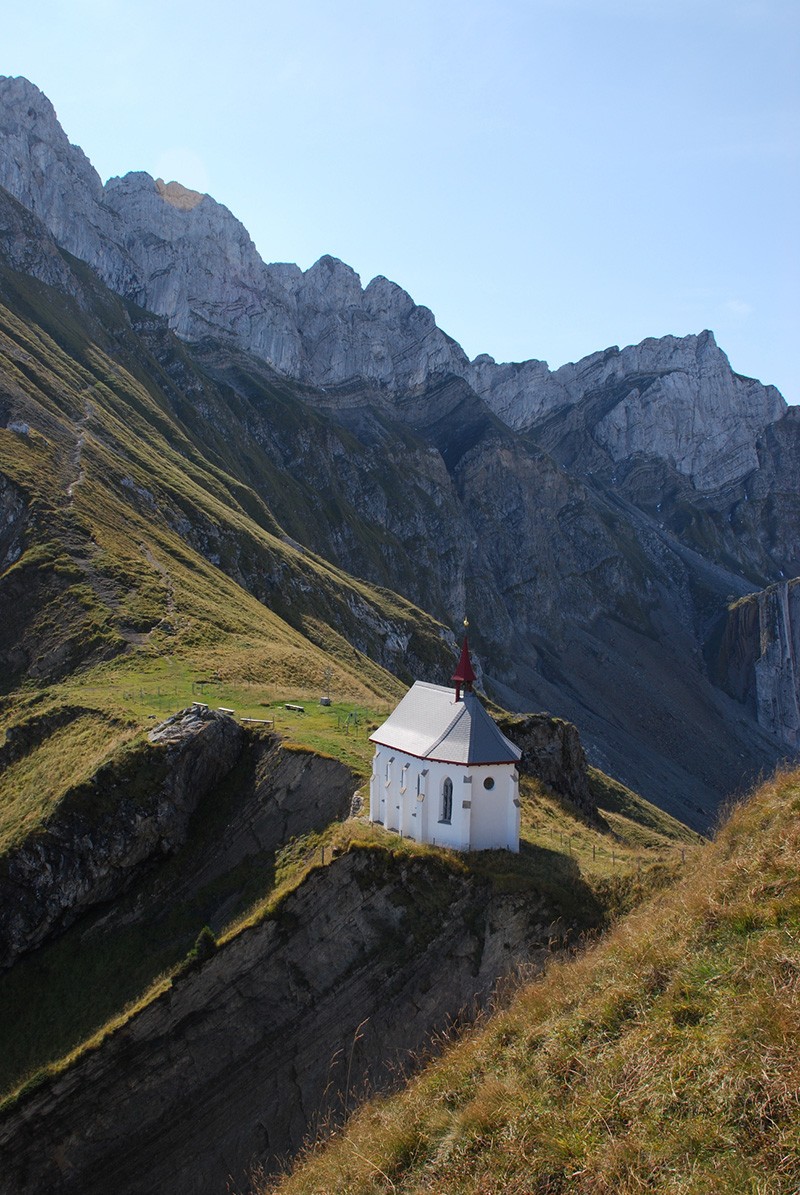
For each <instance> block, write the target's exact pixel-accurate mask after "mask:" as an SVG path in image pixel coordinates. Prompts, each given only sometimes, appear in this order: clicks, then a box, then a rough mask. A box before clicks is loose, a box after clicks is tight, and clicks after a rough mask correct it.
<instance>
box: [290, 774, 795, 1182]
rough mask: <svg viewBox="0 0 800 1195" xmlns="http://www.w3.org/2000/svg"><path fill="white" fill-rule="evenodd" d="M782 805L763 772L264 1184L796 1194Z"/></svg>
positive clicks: (789, 799) (777, 786)
mask: <svg viewBox="0 0 800 1195" xmlns="http://www.w3.org/2000/svg"><path fill="white" fill-rule="evenodd" d="M798 814H800V773H797V772H795V773H787V774H782V775H779V776H778V777H776V778H775V779H774V780H773V781H771V782H769V783H768V784H766V785H764V786H763V787H762V788H761V789H760V790H759V792H758V793H757V794H756V795H755V796H754V797H753V798H752V799H751V800H750V801H749V802H748V803H746V804H745V805H742V806H741V807H739V808H738V809H736V810H735V811H734V813H733V815H732V817H731V819H730V821H729V823H728V824H727V826H726V827H725V828H724V829H723V831H722V832H721V833H720V835H719V837H718V839H717V840H716V841H715V842H713V843H711V844H709V845H708V846H707V847H706V848H705V849H704V850H703V851H702V852H701V853H700V855H699V857H698V859H697V860H696V862H695V863H694V864H693V865H692V866H691V868H689V869H687V874H686V875H685V877H684V878H683V880H682V881H681V882H679V883H678V884H677V885H676V886H675V887H674V888H673V889H671V890H669V891H668V892H666V893H664V894H661V895H659V897H657V898H656V899H655V900H654V901H653V902H652V903H650V904H649V905H647V906H645V907H643V908H641V909H640V910H637V911H636V912H635V913H633V914H631V915H629V916H628V917H627V918H625V919H624V921H622V922H621V923H620V924H619V925H618V927H617V928H616V929H615V930H614V931H613V932H612V933H611V934H610V935H609V936H608V938H607V939H606V940H605V941H603V942H602V943H601V944H600V945H598V946H597V947H595V948H593V949H591V950H589V951H587V952H586V953H585V954H584V955H583V956H582V957H581V958H579V959H577V960H576V961H572V962H567V963H561V964H555V965H553V966H552V967H551V969H550V970H549V972H548V974H547V976H546V977H545V978H544V980H542V981H540V982H538V983H535V984H534V985H532V986H530V987H529V988H527V989H525V990H523V991H521V992H520V993H519V995H518V997H517V998H516V1000H515V1001H514V1002H513V1004H512V1006H511V1007H510V1008H509V1009H508V1010H507V1011H505V1012H502V1013H500V1014H499V1015H497V1016H496V1017H495V1018H494V1019H493V1020H492V1021H491V1022H490V1024H489V1025H488V1026H487V1027H485V1028H483V1029H480V1030H476V1031H474V1032H473V1033H471V1034H468V1035H467V1036H466V1037H465V1038H464V1039H463V1040H461V1041H460V1042H458V1043H456V1044H455V1045H453V1046H452V1047H451V1048H450V1049H449V1050H448V1051H447V1053H446V1054H445V1056H444V1057H443V1058H442V1059H440V1060H439V1061H438V1062H436V1063H434V1064H432V1065H431V1066H429V1067H428V1068H427V1069H426V1070H425V1071H424V1072H423V1073H422V1074H421V1075H420V1076H419V1077H418V1078H417V1079H415V1080H413V1081H412V1082H411V1083H410V1084H409V1086H408V1087H407V1089H406V1090H405V1091H404V1092H403V1093H402V1094H400V1095H399V1096H398V1097H395V1098H391V1099H386V1100H375V1101H372V1102H371V1103H369V1104H367V1105H366V1106H365V1107H364V1108H362V1109H361V1111H360V1112H358V1113H357V1114H356V1115H355V1116H354V1117H353V1119H352V1120H351V1122H350V1124H349V1126H348V1127H347V1129H346V1131H345V1132H343V1133H342V1134H340V1135H337V1136H335V1137H334V1138H333V1140H331V1141H330V1142H328V1144H327V1145H320V1146H315V1147H313V1148H311V1149H310V1151H309V1153H308V1155H307V1157H306V1158H305V1160H304V1162H303V1163H302V1164H301V1165H299V1166H298V1168H297V1170H296V1172H295V1173H294V1174H292V1175H291V1176H289V1177H286V1178H285V1179H283V1180H282V1181H280V1182H277V1183H276V1184H274V1185H273V1186H272V1187H270V1188H269V1190H271V1191H280V1192H281V1193H282V1195H290V1193H291V1195H299V1193H303V1195H311V1193H312V1192H320V1193H321V1192H332V1191H335V1192H341V1193H342V1195H345V1193H347V1195H356V1193H359V1195H366V1193H374V1195H377V1193H379V1192H380V1193H384V1192H391V1191H398V1192H399V1191H403V1192H420V1193H421V1192H447V1193H448V1195H460V1193H465V1195H466V1193H467V1192H470V1193H481V1195H491V1193H495V1192H497V1193H499V1192H512V1193H513V1192H518V1193H520V1195H522V1193H523V1192H524V1193H527V1195H533V1193H539V1195H545V1193H556V1192H570V1193H573V1192H574V1193H575V1195H612V1193H613V1195H633V1193H634V1192H637V1193H638V1192H643V1191H657V1192H670V1193H676V1195H677V1193H679V1192H680V1193H682V1195H684V1193H685V1195H712V1193H713V1195H720V1193H730V1195H742V1193H745V1192H748V1193H750V1192H752V1193H753V1195H796V1192H797V1191H798V1190H800V1057H798V1050H797V1043H798V1041H800V820H799V819H798Z"/></svg>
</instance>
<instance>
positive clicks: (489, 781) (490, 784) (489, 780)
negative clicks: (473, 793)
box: [483, 776, 494, 788]
mask: <svg viewBox="0 0 800 1195" xmlns="http://www.w3.org/2000/svg"><path fill="white" fill-rule="evenodd" d="M483 787H484V788H494V777H493V776H487V777H486V779H485V780H484V782H483Z"/></svg>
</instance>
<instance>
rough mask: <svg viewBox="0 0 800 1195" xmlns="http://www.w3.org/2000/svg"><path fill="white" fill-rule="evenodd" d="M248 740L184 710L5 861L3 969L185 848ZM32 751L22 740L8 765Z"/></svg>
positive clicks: (1, 871)
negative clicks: (191, 826) (209, 797)
mask: <svg viewBox="0 0 800 1195" xmlns="http://www.w3.org/2000/svg"><path fill="white" fill-rule="evenodd" d="M64 713H65V714H70V713H72V714H73V715H74V711H66V712H64ZM50 729H52V727H51V728H50ZM35 730H36V731H37V732H38V733H42V731H43V728H42V727H40V726H37V727H36V728H35ZM243 736H244V732H243V730H242V728H241V727H240V726H238V725H237V723H235V722H234V721H233V719H232V718H228V717H226V716H224V715H221V714H217V713H214V712H213V711H200V710H185V711H183V713H181V714H176V715H175V716H174V717H173V718H171V719H169V721H168V722H167V723H165V724H163V726H162V727H160V728H159V729H157V730H155V731H153V732H152V734H151V740H152V742H153V744H154V748H147V747H145V746H142V747H140V748H138V749H133V750H131V751H129V752H127V753H126V754H125V755H124V756H123V758H122V759H121V760H119V761H114V762H112V763H110V764H108V765H106V766H105V767H103V768H101V769H100V771H99V772H97V773H96V774H95V775H94V776H93V777H92V779H91V780H90V781H88V782H86V783H85V784H81V785H79V786H78V787H76V788H73V789H71V790H70V791H69V792H67V793H66V794H65V796H64V797H63V798H62V800H61V802H60V804H59V805H58V807H57V808H56V810H55V811H54V812H53V814H52V815H51V816H50V817H49V818H48V820H47V821H46V823H45V824H44V825H43V826H42V827H41V829H39V830H37V831H36V832H34V833H33V834H31V835H29V836H28V837H27V838H26V839H24V840H23V842H22V843H21V844H20V845H19V846H18V847H16V848H13V849H12V850H11V851H10V852H9V853H8V854H6V855H4V856H3V857H2V859H0V967H4V966H9V965H10V964H11V963H12V962H13V961H14V959H15V958H17V957H18V956H19V955H20V954H23V953H25V952H26V951H28V950H31V949H33V947H35V946H38V945H39V943H41V942H42V941H44V940H45V938H47V937H48V936H49V935H50V934H52V933H54V932H57V931H59V930H61V929H63V928H64V927H65V926H66V925H69V924H70V923H71V922H72V921H74V920H75V918H76V917H78V916H79V914H80V913H82V912H83V911H84V910H85V909H87V908H90V907H91V906H92V905H95V904H97V903H98V902H100V901H105V900H109V899H111V898H112V897H114V896H115V895H117V894H118V893H119V892H121V891H122V890H123V889H124V888H125V887H126V886H127V885H128V884H129V883H130V881H131V879H132V877H133V876H134V875H135V874H136V873H137V871H138V870H139V869H141V868H142V867H143V866H146V865H147V864H148V863H149V862H150V861H152V859H153V857H154V856H157V855H158V854H159V853H161V854H164V853H168V852H170V851H174V850H175V849H176V848H177V847H178V846H180V845H181V843H182V842H183V841H184V840H185V837H186V832H187V827H188V823H189V818H190V817H191V814H192V812H193V811H194V809H195V807H196V806H197V803H198V801H199V800H200V799H201V798H202V797H203V796H204V795H205V793H206V792H208V791H209V790H210V789H211V788H212V787H213V785H215V784H216V783H217V782H218V781H219V780H220V779H221V777H222V776H224V775H225V774H226V773H227V772H228V771H229V770H230V768H231V767H232V766H233V764H234V763H235V761H236V759H237V758H238V755H239V752H240V750H241V746H242V741H243ZM24 750H25V741H24V735H20V734H17V735H16V736H14V737H13V739H12V740H11V741H10V742H9V741H7V742H6V744H5V745H4V748H3V753H4V758H3V760H1V761H0V766H2V764H3V763H5V762H8V761H9V760H10V759H11V758H14V757H16V756H17V755H18V754H19V752H24Z"/></svg>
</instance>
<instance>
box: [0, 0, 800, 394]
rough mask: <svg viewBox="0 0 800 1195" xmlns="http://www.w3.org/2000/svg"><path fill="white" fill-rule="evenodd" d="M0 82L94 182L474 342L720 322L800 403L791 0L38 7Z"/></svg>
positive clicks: (18, 18) (568, 345)
mask: <svg viewBox="0 0 800 1195" xmlns="http://www.w3.org/2000/svg"><path fill="white" fill-rule="evenodd" d="M3 25H4V29H3V52H2V55H0V73H3V74H8V75H17V74H22V75H26V76H27V77H28V78H29V79H31V80H32V81H33V82H34V83H36V84H37V85H38V86H39V87H41V88H42V90H43V91H44V92H45V93H46V94H47V95H48V96H49V97H50V99H51V100H52V101H53V104H54V105H55V108H56V111H57V112H58V115H59V118H60V120H61V123H62V125H63V126H64V128H65V130H66V132H67V134H68V135H69V137H70V139H71V140H72V141H74V142H76V143H77V144H79V145H81V146H82V147H83V149H84V150H85V151H86V153H87V154H88V156H89V158H90V159H91V160H92V162H93V163H94V165H95V166H96V168H97V170H98V171H99V173H100V174H101V176H102V177H103V179H106V178H107V177H109V176H110V175H114V174H124V173H126V172H127V171H129V170H147V171H148V172H149V173H151V174H153V175H160V176H162V177H164V178H165V179H166V180H167V181H169V180H170V179H171V178H177V179H178V180H179V181H180V182H183V183H184V184H185V185H187V186H192V187H195V188H197V189H200V190H204V191H208V192H209V193H210V194H211V195H213V196H214V198H215V199H218V200H219V201H220V202H222V203H225V204H226V205H227V206H228V207H229V208H230V209H231V211H232V212H233V213H234V214H235V215H236V216H238V217H239V218H240V219H241V220H242V222H243V223H244V224H245V226H246V227H247V229H248V231H249V232H250V234H251V236H252V237H253V240H254V241H255V243H256V245H257V246H258V249H259V251H260V252H261V254H262V256H263V257H264V258H265V259H266V260H268V261H296V262H298V263H299V264H300V265H301V266H303V267H304V268H305V267H307V266H309V265H311V264H312V263H313V262H314V261H315V260H316V259H317V258H318V257H320V256H321V255H322V254H323V253H331V254H333V255H334V256H336V257H340V258H342V259H343V260H344V261H346V262H348V263H349V264H350V265H352V266H353V267H354V268H355V269H356V270H357V271H358V272H359V274H360V275H361V278H362V281H363V282H364V284H366V283H367V282H368V281H369V279H370V278H372V277H373V276H374V275H375V274H385V275H387V276H388V277H389V278H392V279H393V280H394V281H395V282H398V283H399V284H400V285H401V286H403V287H405V289H406V290H408V291H409V292H410V294H411V295H412V296H413V298H414V299H415V300H416V301H417V302H418V303H424V304H426V305H427V306H429V307H430V308H431V309H432V310H433V312H434V314H435V316H436V318H437V321H438V323H439V325H440V326H441V327H442V328H444V329H445V331H447V332H449V333H450V334H451V335H452V336H454V337H455V338H456V339H457V340H458V341H459V342H460V343H461V344H462V345H463V346H464V348H465V349H466V351H467V352H468V353H469V355H470V356H474V355H476V354H477V353H479V352H488V353H491V354H492V356H494V357H496V358H497V359H498V360H522V359H524V358H526V357H538V358H543V359H545V360H547V361H548V362H549V363H550V365H551V366H552V367H556V366H558V365H561V364H563V363H564V362H565V361H568V360H576V359H578V358H579V357H581V356H584V355H586V354H587V353H590V352H593V351H595V350H597V349H602V348H605V347H607V346H608V345H610V344H619V345H624V344H630V343H634V342H636V341H639V340H641V339H643V338H644V337H646V336H662V335H665V334H666V333H672V334H675V335H684V334H686V333H689V332H699V331H701V330H702V329H703V328H706V327H709V328H711V329H713V331H714V332H715V334H716V336H717V340H718V341H719V343H720V345H721V346H722V348H723V349H725V351H726V352H727V353H728V356H729V358H730V360H731V364H732V365H733V367H734V369H736V370H738V371H739V372H741V373H745V374H749V375H752V376H755V377H759V378H760V379H761V380H762V381H764V382H772V383H774V384H775V385H777V386H778V387H779V388H780V389H781V390H782V391H783V393H784V395H785V396H786V398H787V399H788V400H789V401H790V402H800V363H798V353H797V349H796V345H797V343H798V331H799V330H800V299H799V298H798V289H799V288H798V279H799V278H800V227H799V226H800V219H799V218H798V213H800V181H799V175H800V170H799V169H798V147H799V142H800V130H799V126H800V72H799V70H798V62H800V3H798V2H797V0H741V2H740V0H692V2H689V0H671V2H667V0H527V2H525V0H493V2H492V3H488V2H486V0H458V2H454V0H427V2H425V3H422V2H420V0H394V2H391V3H389V2H384V0H372V2H367V0H337V3H335V4H333V3H330V2H323V0H293V2H292V3H291V4H290V3H288V2H282V3H277V2H275V0H260V2H259V3H255V2H252V0H239V2H238V3H230V4H228V5H222V4H218V3H213V4H212V3H205V2H203V0H199V2H195V3H189V2H187V0H136V2H135V3H134V2H130V0H68V2H67V0H63V2H57V0H37V3H36V4H35V5H28V6H26V7H23V6H18V5H15V6H14V8H13V9H12V10H11V11H8V12H6V13H4V18H3Z"/></svg>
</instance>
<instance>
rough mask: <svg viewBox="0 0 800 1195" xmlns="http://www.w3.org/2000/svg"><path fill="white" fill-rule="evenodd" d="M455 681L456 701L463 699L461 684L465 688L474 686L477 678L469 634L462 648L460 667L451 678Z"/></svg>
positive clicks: (465, 637)
mask: <svg viewBox="0 0 800 1195" xmlns="http://www.w3.org/2000/svg"><path fill="white" fill-rule="evenodd" d="M450 679H451V680H452V681H454V682H455V686H456V701H460V700H461V686H462V685H463V686H464V688H465V689H471V688H472V682H473V681H474V680H475V669H474V668H473V667H472V660H471V659H470V658H469V643H468V641H467V636H466V635H465V636H464V643H463V645H462V648H461V659H460V660H459V661H458V667H457V668H456V670H455V672H454V673H453V675H452V677H451V678H450Z"/></svg>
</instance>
